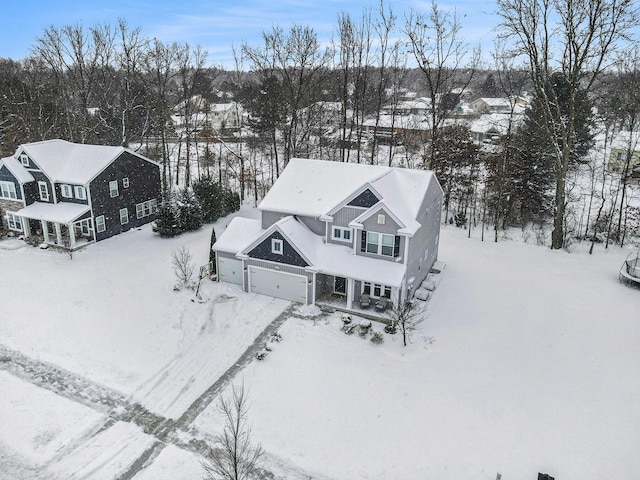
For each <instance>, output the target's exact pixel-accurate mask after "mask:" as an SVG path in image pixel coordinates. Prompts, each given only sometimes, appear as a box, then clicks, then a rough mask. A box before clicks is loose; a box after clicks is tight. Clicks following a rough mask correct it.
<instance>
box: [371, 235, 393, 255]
mask: <svg viewBox="0 0 640 480" xmlns="http://www.w3.org/2000/svg"><path fill="white" fill-rule="evenodd" d="M366 240H367V245H366V249H365V251H366V252H367V253H373V254H376V255H385V256H388V257H393V256H394V252H393V251H394V245H395V236H394V235H388V234H386V233H377V232H367V239H366Z"/></svg>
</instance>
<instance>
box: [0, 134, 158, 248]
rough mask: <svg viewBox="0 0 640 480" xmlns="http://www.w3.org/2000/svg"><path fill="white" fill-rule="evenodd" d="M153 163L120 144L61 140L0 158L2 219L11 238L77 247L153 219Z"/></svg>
mask: <svg viewBox="0 0 640 480" xmlns="http://www.w3.org/2000/svg"><path fill="white" fill-rule="evenodd" d="M159 197H160V167H159V165H158V164H157V163H156V162H154V161H152V160H149V159H148V158H145V157H143V156H142V155H139V154H137V153H135V152H133V151H131V150H129V149H127V148H124V147H111V146H104V145H86V144H77V143H71V142H67V141H64V140H46V141H43V142H35V143H26V144H24V145H20V146H19V147H18V149H17V150H16V153H15V154H14V155H13V156H11V157H7V158H2V159H0V209H2V210H3V218H2V222H3V223H4V222H5V221H6V226H7V228H8V229H9V230H10V231H13V232H14V233H15V234H17V235H24V236H25V237H29V236H31V235H38V236H41V237H42V239H43V241H44V242H45V243H47V244H50V245H60V246H65V247H67V248H71V249H74V248H79V247H81V246H82V245H83V244H86V243H87V242H97V241H100V240H104V239H105V238H109V237H111V236H113V235H117V234H119V233H122V232H125V231H127V230H130V229H131V228H135V227H139V226H141V225H144V224H145V223H149V222H151V221H152V220H155V217H156V209H157V203H158V198H159Z"/></svg>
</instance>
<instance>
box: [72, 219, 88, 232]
mask: <svg viewBox="0 0 640 480" xmlns="http://www.w3.org/2000/svg"><path fill="white" fill-rule="evenodd" d="M76 227H77V229H76V231H77V232H78V233H79V234H80V235H84V236H89V235H91V221H90V220H89V219H86V220H81V221H80V222H78V223H76Z"/></svg>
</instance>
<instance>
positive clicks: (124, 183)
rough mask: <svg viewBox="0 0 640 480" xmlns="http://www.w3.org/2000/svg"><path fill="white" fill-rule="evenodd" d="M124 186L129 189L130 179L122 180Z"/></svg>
mask: <svg viewBox="0 0 640 480" xmlns="http://www.w3.org/2000/svg"><path fill="white" fill-rule="evenodd" d="M122 186H123V187H124V188H129V177H124V178H123V179H122Z"/></svg>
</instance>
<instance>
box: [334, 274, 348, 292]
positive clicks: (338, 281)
mask: <svg viewBox="0 0 640 480" xmlns="http://www.w3.org/2000/svg"><path fill="white" fill-rule="evenodd" d="M333 278H334V281H333V293H340V294H342V295H345V294H346V293H347V279H346V278H344V277H333Z"/></svg>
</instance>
